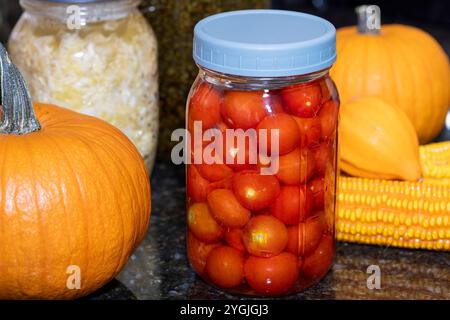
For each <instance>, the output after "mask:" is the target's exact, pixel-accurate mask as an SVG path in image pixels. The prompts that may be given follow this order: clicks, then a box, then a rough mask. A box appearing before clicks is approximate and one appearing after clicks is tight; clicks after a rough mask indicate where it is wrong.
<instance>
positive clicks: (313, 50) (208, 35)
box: [193, 10, 336, 77]
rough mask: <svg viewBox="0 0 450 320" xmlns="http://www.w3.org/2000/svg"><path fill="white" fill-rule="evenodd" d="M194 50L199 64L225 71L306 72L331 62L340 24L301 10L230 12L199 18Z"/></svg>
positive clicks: (259, 74)
mask: <svg viewBox="0 0 450 320" xmlns="http://www.w3.org/2000/svg"><path fill="white" fill-rule="evenodd" d="M193 51H194V52H193V55H194V60H195V62H196V63H197V64H198V65H200V66H202V67H205V68H207V69H210V70H213V71H217V72H221V73H226V74H231V75H239V76H249V77H284V76H292V75H301V74H307V73H311V72H315V71H319V70H323V69H326V68H329V67H331V65H332V64H333V62H334V61H335V60H336V29H335V28H334V26H333V25H332V24H331V23H330V22H328V21H327V20H325V19H322V18H319V17H316V16H313V15H310V14H305V13H300V12H293V11H284V10H242V11H232V12H225V13H219V14H216V15H213V16H210V17H207V18H205V19H203V20H201V21H200V22H199V23H197V25H196V26H195V29H194V48H193Z"/></svg>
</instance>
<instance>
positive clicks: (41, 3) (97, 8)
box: [20, 0, 141, 22]
mask: <svg viewBox="0 0 450 320" xmlns="http://www.w3.org/2000/svg"><path fill="white" fill-rule="evenodd" d="M140 2H141V0H102V1H89V2H84V3H76V2H75V1H52V0H20V6H21V7H22V8H23V9H24V10H25V11H26V12H29V13H31V14H34V15H40V16H47V17H52V18H56V19H59V20H63V19H67V17H68V15H70V14H73V13H74V12H75V11H72V10H71V11H69V10H68V8H69V7H70V6H76V7H77V9H78V10H79V11H78V12H80V14H81V18H82V19H84V20H86V21H87V22H90V21H99V20H109V19H117V18H121V17H124V16H126V15H128V14H129V13H130V12H131V11H132V10H134V9H135V8H136V7H137V6H138V5H139V4H140ZM74 8H75V7H74Z"/></svg>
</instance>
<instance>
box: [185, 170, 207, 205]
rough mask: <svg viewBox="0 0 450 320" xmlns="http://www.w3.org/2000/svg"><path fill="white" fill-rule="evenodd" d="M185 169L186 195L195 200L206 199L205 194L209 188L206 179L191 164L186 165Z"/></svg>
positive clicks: (202, 200) (201, 200)
mask: <svg viewBox="0 0 450 320" xmlns="http://www.w3.org/2000/svg"><path fill="white" fill-rule="evenodd" d="M186 170H187V173H186V189H187V194H188V196H189V197H190V198H192V200H193V201H195V202H204V201H206V195H207V194H208V189H209V182H208V180H206V179H204V178H203V177H202V176H201V175H200V173H198V170H197V169H196V168H195V166H193V165H188V166H187V169H186Z"/></svg>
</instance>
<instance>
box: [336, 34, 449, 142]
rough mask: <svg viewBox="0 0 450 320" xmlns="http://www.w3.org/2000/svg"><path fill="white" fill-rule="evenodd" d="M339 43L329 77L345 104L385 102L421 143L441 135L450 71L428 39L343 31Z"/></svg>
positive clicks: (435, 45)
mask: <svg viewBox="0 0 450 320" xmlns="http://www.w3.org/2000/svg"><path fill="white" fill-rule="evenodd" d="M336 41H337V43H336V48H337V56H338V59H337V61H336V63H335V64H334V66H333V67H332V68H331V71H330V75H331V77H332V78H333V80H334V81H335V83H336V86H337V88H338V90H339V96H340V98H341V103H346V102H349V101H350V100H352V99H354V98H361V97H364V96H375V95H376V96H380V97H381V98H383V99H384V100H385V101H387V102H391V103H394V104H396V105H398V106H399V107H400V108H401V109H402V110H403V111H405V113H406V114H407V116H408V117H409V118H410V120H411V122H412V123H413V125H414V128H415V130H416V132H417V135H418V137H419V141H420V143H426V142H429V141H431V140H432V139H433V138H434V137H436V136H437V135H438V134H439V132H440V130H441V129H442V127H443V125H444V120H445V116H446V114H447V111H448V107H449V105H450V67H449V61H448V57H447V55H446V54H445V52H444V50H443V49H442V48H441V47H440V45H439V44H438V43H437V42H436V41H435V40H434V39H433V38H432V37H431V36H430V35H429V34H427V33H426V32H424V31H422V30H420V29H417V28H414V27H410V26H405V25H383V26H382V27H381V31H380V34H362V33H358V31H357V29H356V27H344V28H340V29H338V30H337V35H336Z"/></svg>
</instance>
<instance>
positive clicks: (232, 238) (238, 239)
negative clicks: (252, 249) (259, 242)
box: [224, 229, 245, 252]
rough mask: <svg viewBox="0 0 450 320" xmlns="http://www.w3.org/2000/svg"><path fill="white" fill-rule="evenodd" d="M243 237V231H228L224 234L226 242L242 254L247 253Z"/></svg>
mask: <svg viewBox="0 0 450 320" xmlns="http://www.w3.org/2000/svg"><path fill="white" fill-rule="evenodd" d="M243 236H244V231H243V230H242V229H228V230H227V231H225V234H224V238H225V241H226V242H227V243H228V244H229V245H230V246H231V247H233V248H235V249H236V250H239V251H241V252H244V251H245V246H244V241H243Z"/></svg>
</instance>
